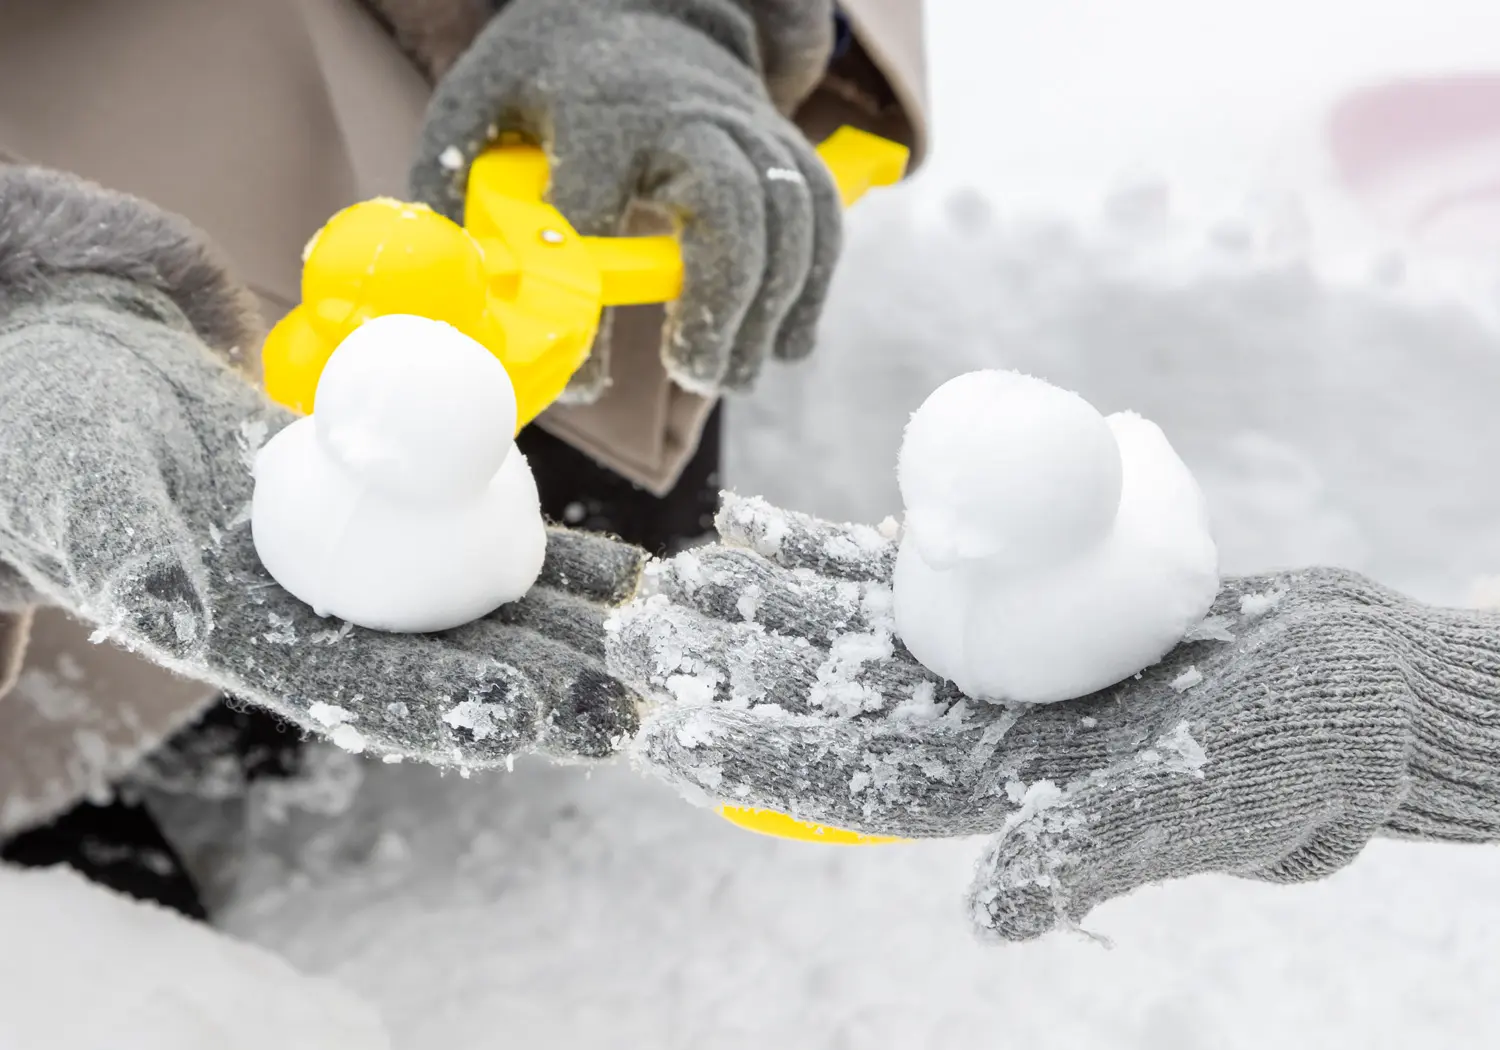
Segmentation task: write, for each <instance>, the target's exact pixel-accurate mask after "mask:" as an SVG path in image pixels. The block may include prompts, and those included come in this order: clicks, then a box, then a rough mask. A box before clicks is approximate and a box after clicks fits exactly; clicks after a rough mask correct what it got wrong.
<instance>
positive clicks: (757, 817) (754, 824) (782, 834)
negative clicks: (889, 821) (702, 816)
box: [719, 806, 907, 846]
mask: <svg viewBox="0 0 1500 1050" xmlns="http://www.w3.org/2000/svg"><path fill="white" fill-rule="evenodd" d="M719 816H721V817H723V818H724V819H725V820H727V821H729V822H730V823H731V824H738V825H739V826H740V827H742V828H745V829H747V830H749V831H755V832H759V833H760V834H762V835H774V836H776V837H777V838H782V839H796V840H798V841H799V842H821V843H824V844H826V845H832V846H879V845H883V844H885V843H888V842H905V841H907V840H906V839H900V838H895V837H893V836H890V835H862V834H860V833H859V832H857V831H843V830H841V829H839V828H830V827H828V826H827V825H825V824H804V823H803V822H802V821H800V820H794V819H792V818H791V817H789V816H787V815H786V814H785V813H777V812H775V811H774V810H769V809H746V808H744V807H742V806H720V807H719Z"/></svg>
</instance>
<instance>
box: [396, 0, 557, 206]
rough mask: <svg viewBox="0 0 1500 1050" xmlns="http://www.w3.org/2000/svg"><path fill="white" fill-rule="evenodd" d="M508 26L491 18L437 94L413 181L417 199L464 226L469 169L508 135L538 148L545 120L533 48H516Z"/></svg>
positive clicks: (411, 176)
mask: <svg viewBox="0 0 1500 1050" xmlns="http://www.w3.org/2000/svg"><path fill="white" fill-rule="evenodd" d="M508 30H509V27H508V26H507V25H506V24H505V22H504V20H503V19H500V18H493V19H491V20H490V22H489V24H488V25H487V26H486V27H485V29H484V31H483V32H481V33H480V34H479V36H478V37H477V38H476V39H475V40H474V43H473V44H472V45H470V47H469V48H468V50H466V51H465V52H464V53H463V54H462V55H461V56H459V59H458V61H456V62H455V63H454V64H453V67H452V68H451V69H449V70H448V72H447V73H446V74H445V75H444V76H443V77H442V79H441V80H439V81H438V83H437V85H436V87H435V88H434V89H433V94H432V98H431V100H430V101H429V102H428V104H427V112H426V114H425V116H424V118H423V122H422V131H421V137H420V139H419V140H418V143H417V154H416V160H415V161H414V162H413V164H412V167H411V171H410V173H409V175H408V187H409V189H410V191H411V194H412V196H413V197H414V198H415V199H416V200H419V201H422V202H424V203H425V204H427V205H429V206H430V207H431V208H433V209H434V210H435V211H437V212H440V213H441V214H443V215H446V216H447V217H448V218H450V219H452V220H453V221H454V222H462V221H463V214H464V196H465V193H466V191H467V188H468V182H469V166H470V165H471V164H473V163H474V158H475V157H477V156H479V154H480V152H481V151H482V150H483V149H484V148H485V147H486V146H487V145H489V143H490V142H492V141H493V140H494V139H495V137H496V136H497V135H498V134H499V132H500V131H501V130H502V129H514V130H518V131H521V132H523V133H525V134H526V135H527V136H528V137H530V138H532V139H535V140H537V141H544V140H545V138H546V135H545V130H546V129H545V128H543V127H542V126H541V123H542V119H543V118H542V115H543V114H544V113H546V112H547V108H546V104H545V101H544V100H543V99H542V98H541V96H540V94H539V88H538V87H537V85H539V84H540V82H541V81H540V80H539V78H538V76H537V73H536V70H535V68H534V66H535V61H534V57H535V55H536V54H537V53H538V49H537V48H535V47H530V48H528V47H525V46H520V45H519V43H518V42H516V41H512V40H511V39H510V35H509V31H508Z"/></svg>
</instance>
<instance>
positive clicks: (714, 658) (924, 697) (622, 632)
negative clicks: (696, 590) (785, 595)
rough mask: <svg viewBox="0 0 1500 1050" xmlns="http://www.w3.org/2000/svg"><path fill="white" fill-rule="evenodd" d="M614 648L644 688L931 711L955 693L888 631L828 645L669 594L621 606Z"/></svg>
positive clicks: (851, 712)
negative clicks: (906, 654)
mask: <svg viewBox="0 0 1500 1050" xmlns="http://www.w3.org/2000/svg"><path fill="white" fill-rule="evenodd" d="M606 651H607V653H608V664H609V668H610V670H611V672H612V673H614V674H615V675H617V676H619V677H620V678H622V679H624V680H625V681H628V682H632V683H634V684H636V685H637V686H639V687H641V688H642V689H646V690H649V691H652V692H655V693H658V694H664V695H671V696H675V697H679V698H682V697H687V698H701V699H703V700H708V699H711V698H717V699H719V700H721V701H725V702H730V703H734V704H739V705H748V704H772V705H776V706H779V707H781V708H784V709H785V710H787V711H791V712H795V713H808V712H820V713H822V714H825V715H829V716H836V717H852V716H855V715H869V714H876V713H883V712H893V711H897V710H900V709H903V708H912V707H916V708H922V709H927V710H930V709H931V708H932V707H933V705H934V703H935V698H936V697H937V696H938V695H939V694H940V693H944V692H945V691H944V690H943V689H942V688H941V686H940V684H939V683H938V682H937V681H936V679H934V678H933V676H932V675H931V674H930V673H929V672H928V671H926V670H925V669H924V668H922V667H920V666H919V665H917V664H915V663H912V662H910V661H909V660H906V659H902V658H899V657H897V656H896V655H895V648H894V642H893V641H892V640H891V638H890V637H889V636H888V635H886V636H880V635H875V634H870V635H855V636H852V637H849V638H847V639H842V640H841V641H840V642H838V643H835V644H834V645H833V646H832V647H831V648H824V647H821V646H817V645H813V644H811V643H810V642H809V641H808V640H807V639H806V638H793V637H786V636H782V635H777V634H772V633H769V632H767V631H766V630H765V629H764V628H762V627H761V626H760V625H758V624H750V623H745V622H743V621H741V622H732V623H731V622H725V621H722V620H715V619H711V618H708V617H704V616H701V615H699V614H697V613H695V612H693V611H692V610H690V609H686V608H683V607H682V606H679V605H674V604H673V603H672V602H671V601H670V600H669V599H668V598H667V597H666V596H664V595H658V596H656V597H653V598H648V599H646V600H645V601H642V602H638V603H636V604H634V605H631V606H629V607H627V608H626V609H624V610H622V611H621V612H620V613H619V614H617V615H616V616H615V617H614V618H613V619H612V620H611V621H610V624H609V633H608V635H607V638H606Z"/></svg>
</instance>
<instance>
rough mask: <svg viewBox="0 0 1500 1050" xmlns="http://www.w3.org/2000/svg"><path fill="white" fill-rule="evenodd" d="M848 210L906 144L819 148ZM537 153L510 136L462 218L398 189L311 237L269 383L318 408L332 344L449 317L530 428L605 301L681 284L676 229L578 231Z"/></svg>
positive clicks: (885, 177) (270, 354) (582, 351)
mask: <svg viewBox="0 0 1500 1050" xmlns="http://www.w3.org/2000/svg"><path fill="white" fill-rule="evenodd" d="M818 153H819V155H820V156H821V157H822V158H823V161H824V163H826V164H827V165H828V168H829V171H830V173H831V174H832V175H833V178H834V181H835V183H837V185H838V188H839V193H840V196H841V197H842V198H843V201H844V204H845V206H848V205H850V204H852V203H854V201H856V200H858V199H859V198H860V197H861V196H863V195H864V194H865V193H866V192H867V191H869V190H870V189H872V188H874V187H876V186H887V185H891V184H892V183H895V182H897V181H899V180H900V178H901V176H902V175H903V174H904V173H905V170H906V161H907V150H906V148H905V147H904V146H901V145H898V144H897V143H894V142H890V141H887V140H886V139H882V138H879V137H878V136H875V135H871V134H869V133H867V132H863V131H860V130H858V129H857V128H852V127H845V128H840V129H839V130H838V131H837V132H835V133H834V134H833V135H832V136H830V137H829V138H828V139H827V140H826V141H825V142H824V143H823V144H822V145H821V146H820V147H819V148H818ZM548 177H549V172H548V165H547V158H546V155H545V154H544V153H543V152H542V151H541V150H540V149H538V148H536V147H534V146H529V145H525V144H521V143H518V142H505V141H502V142H501V143H500V144H499V145H496V146H494V147H491V148H490V149H488V150H486V151H485V152H484V153H482V154H481V155H480V156H479V157H478V158H476V160H475V161H474V164H473V166H472V168H471V169H470V172H469V189H468V197H467V199H466V200H465V204H464V225H463V226H459V225H457V224H456V223H454V222H451V221H450V220H448V219H447V218H444V217H443V216H441V215H439V214H437V213H436V212H434V211H432V210H431V209H429V208H427V207H425V206H424V205H421V204H411V203H407V202H404V201H398V200H392V199H390V198H377V199H375V200H368V201H362V202H360V203H359V204H355V205H352V206H351V207H348V208H345V209H344V210H343V211H341V212H339V213H338V214H337V215H335V216H334V217H333V218H332V219H330V220H329V221H328V224H327V225H326V226H324V227H323V228H322V229H321V230H319V231H318V233H317V234H316V235H314V237H313V239H312V240H311V241H309V242H308V245H307V249H306V252H305V254H304V258H303V267H302V304H301V305H300V306H297V307H295V308H294V309H293V310H292V311H291V312H290V313H289V314H287V315H286V317H284V318H283V319H282V320H281V321H280V323H278V324H277V325H276V326H275V327H274V328H273V329H272V330H271V332H270V334H269V335H268V336H267V337H266V341H265V345H264V347H263V349H262V350H261V362H262V366H263V368H264V373H265V384H266V392H267V393H269V394H270V395H271V397H273V398H274V399H275V400H276V401H278V402H280V403H281V404H283V405H286V406H287V407H288V408H291V409H294V410H296V411H299V412H303V413H306V412H311V411H312V407H313V395H314V392H315V391H316V389H317V386H318V377H319V376H320V375H321V374H322V372H323V366H324V365H325V364H326V363H327V361H328V358H329V356H330V355H331V354H332V353H333V351H334V348H335V347H337V346H338V345H339V343H340V342H341V341H342V340H343V339H344V337H345V336H347V335H348V334H349V333H350V332H352V331H354V329H356V328H358V327H359V326H360V325H361V324H363V323H364V322H365V321H368V320H369V319H370V318H372V317H379V316H381V315H384V314H394V313H404V314H417V315H420V316H422V317H429V318H432V319H433V320H438V321H447V322H448V323H449V324H451V325H453V326H454V327H455V328H457V329H459V330H460V331H462V332H464V333H466V334H468V335H470V336H472V337H473V338H475V339H477V340H478V341H479V342H480V343H482V344H483V345H484V346H485V347H487V348H488V349H489V351H490V352H491V353H493V354H494V355H495V356H496V357H498V358H499V359H500V360H501V361H502V362H503V363H504V365H505V367H506V370H507V371H509V373H510V378H511V382H512V383H513V384H514V385H515V388H516V402H517V406H518V408H519V413H518V422H517V426H518V428H519V427H524V426H525V425H526V424H528V423H530V422H531V421H532V420H533V419H535V418H536V417H537V416H538V415H540V414H541V413H542V411H543V410H544V409H545V408H546V407H547V406H548V405H550V404H552V402H553V401H555V400H556V399H557V397H558V395H560V394H561V393H562V391H563V388H564V387H565V386H567V383H568V380H569V378H571V377H572V375H573V373H574V372H575V371H577V369H578V367H579V366H580V365H582V364H583V362H584V360H585V359H586V358H587V357H588V353H589V347H590V345H591V344H592V343H593V339H594V333H595V331H596V330H597V328H598V326H599V314H600V311H601V310H603V309H604V308H605V307H607V306H629V305H636V304H643V303H664V302H670V301H671V300H673V299H676V298H677V296H678V295H679V294H680V293H681V291H682V253H681V250H680V247H679V245H678V243H677V239H676V238H675V237H583V236H580V235H579V234H578V233H577V232H575V231H574V230H573V228H572V226H570V225H569V224H568V222H567V220H566V219H564V218H563V216H562V214H561V213H560V212H558V211H557V209H556V208H553V207H552V206H551V205H549V204H547V203H545V202H544V201H543V197H544V196H545V194H546V191H547V182H548Z"/></svg>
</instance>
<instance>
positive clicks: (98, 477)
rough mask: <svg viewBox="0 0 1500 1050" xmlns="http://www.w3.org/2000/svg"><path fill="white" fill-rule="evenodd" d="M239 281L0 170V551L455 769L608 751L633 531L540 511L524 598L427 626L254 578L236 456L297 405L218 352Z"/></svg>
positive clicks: (244, 325) (318, 715) (242, 305)
mask: <svg viewBox="0 0 1500 1050" xmlns="http://www.w3.org/2000/svg"><path fill="white" fill-rule="evenodd" d="M247 294H248V293H244V292H242V291H240V290H239V289H238V288H237V287H236V286H235V285H234V284H233V283H232V282H231V281H230V280H229V278H228V277H227V276H226V275H225V273H224V271H223V270H221V269H220V267H219V265H218V263H217V262H215V261H214V259H213V257H212V256H211V255H210V254H209V252H208V251H207V250H206V249H205V247H204V246H203V244H202V242H201V240H200V238H199V235H198V234H197V233H196V232H195V231H194V230H192V229H191V228H190V227H188V226H186V224H184V223H182V222H181V221H179V220H177V219H175V218H173V217H171V216H167V215H165V214H163V213H161V212H159V211H156V210H155V209H154V208H151V207H150V206H149V205H146V204H144V203H143V202H141V201H138V200H135V199H133V198H130V197H127V196H124V195H120V194H115V193H110V192H107V191H104V190H101V189H99V188H98V187H95V186H92V185H90V184H87V183H84V182H81V181H80V180H76V179H73V178H70V177H66V176H62V175H58V174H55V173H49V172H45V171H40V170H38V169H29V168H20V167H11V168H0V478H3V479H4V481H3V485H0V561H4V562H5V563H8V564H9V565H10V566H11V567H12V568H13V569H14V570H16V571H17V572H19V574H20V575H21V576H22V577H23V578H24V580H25V583H26V585H27V586H28V587H29V589H30V590H31V591H33V592H35V593H36V594H37V595H39V596H40V598H41V599H42V600H43V601H45V602H48V603H51V604H55V605H58V606H61V607H62V608H64V609H67V610H69V611H70V612H72V613H74V614H75V615H77V616H78V617H80V618H81V619H84V620H86V621H88V622H91V623H93V624H97V625H98V626H99V628H100V631H101V633H102V634H104V635H107V636H109V637H112V638H114V639H116V640H118V641H119V642H121V643H123V644H124V645H126V646H127V647H129V648H131V649H134V650H137V651H139V652H141V653H142V654H144V655H146V656H148V657H150V658H151V659H153V660H155V661H157V662H158V663H161V664H164V665H166V666H168V667H170V668H172V669H174V670H176V671H179V672H180V673H182V674H184V675H186V676H188V677H191V678H194V679H198V680H202V681H204V682H208V683H211V684H213V685H215V686H217V687H219V688H221V689H223V690H225V691H227V692H229V693H231V694H233V695H235V696H238V697H240V698H242V699H245V700H248V701H251V702H254V703H256V704H260V705H262V706H264V707H267V708H269V709H271V710H272V711H275V712H277V713H279V714H281V715H283V716H285V717H287V718H290V719H292V720H293V721H295V722H297V723H298V724H299V725H302V726H304V727H307V728H310V729H313V730H317V731H320V732H323V733H325V734H326V733H328V732H330V731H335V739H336V740H340V742H342V743H345V744H346V745H349V746H353V747H356V748H357V747H359V746H360V745H361V744H362V745H363V747H364V748H365V749H366V750H368V751H370V752H372V753H376V754H380V753H387V754H397V755H404V756H408V757H413V758H417V759H421V760H424V761H428V762H432V763H437V764H444V765H471V766H485V765H492V764H495V763H498V762H503V761H504V760H506V758H507V757H508V756H510V755H511V754H513V753H515V752H517V751H522V750H527V749H530V748H533V747H535V748H538V749H541V750H543V751H546V752H548V753H551V754H556V755H585V756H597V755H604V754H607V753H609V752H611V751H612V750H614V748H615V747H616V746H617V745H618V743H619V742H620V741H621V740H622V739H623V738H624V737H625V736H626V735H627V734H628V733H630V732H631V731H632V730H633V729H634V728H635V725H636V698H635V696H634V694H633V693H632V692H631V691H630V690H629V689H627V688H626V687H625V686H623V685H621V684H620V683H619V682H617V681H615V680H614V679H612V678H610V677H609V675H607V674H606V673H605V670H604V666H603V657H604V647H603V636H602V626H601V625H602V621H603V619H604V616H605V612H606V610H607V608H608V606H610V605H611V604H613V603H617V602H620V601H623V600H625V599H626V598H627V597H629V596H630V594H631V593H632V592H633V591H634V588H635V583H636V580H637V578H638V576H639V572H640V569H641V565H642V563H643V560H644V555H643V554H641V553H640V552H638V551H636V550H634V549H632V548H630V547H627V546H624V545H622V544H618V543H614V542H612V541H610V540H607V539H604V538H602V537H593V536H588V535H583V534H578V533H572V532H568V531H563V530H556V531H553V532H552V533H551V534H550V536H549V544H548V554H547V563H546V568H545V569H544V571H543V576H542V579H541V581H540V582H539V583H538V585H537V586H536V587H535V588H534V590H533V592H532V593H531V594H530V595H529V596H528V597H527V598H526V599H525V600H524V601H522V602H519V603H517V604H516V605H514V606H511V607H507V608H506V609H504V610H502V611H500V612H499V613H497V614H495V615H492V616H490V617H488V618H486V619H484V620H481V621H478V622H476V623H473V624H469V625H467V626H465V627H462V628H459V629H456V630H453V631H449V632H446V633H443V634H438V635H426V636H410V635H389V634H380V633H376V632H373V631H366V630H362V629H349V628H348V627H347V625H343V626H341V625H340V623H339V622H338V621H329V620H322V619H319V618H318V617H317V616H315V615H314V614H313V612H312V610H311V609H309V608H308V607H307V606H305V605H303V604H302V603H301V602H299V601H297V600H296V599H294V598H293V597H291V596H290V595H289V594H287V593H286V592H285V591H283V590H282V589H281V588H280V587H278V586H277V585H276V584H275V583H274V582H273V581H272V580H271V579H270V577H269V576H268V574H267V573H266V572H265V570H264V569H263V568H262V567H261V565H260V561H259V559H258V558H257V557H256V553H255V547H254V544H253V542H252V538H251V534H250V528H249V523H248V522H249V504H250V498H251V494H252V491H253V482H252V479H251V475H250V465H251V462H252V457H253V454H254V452H255V449H256V448H257V447H258V446H259V445H260V444H261V443H262V442H263V441H264V440H265V439H266V438H267V437H269V436H270V435H271V434H273V433H275V432H276V431H277V430H278V429H279V428H281V427H282V426H284V425H285V424H286V423H288V422H289V421H290V420H291V418H292V417H291V415H290V414H289V413H287V412H285V411H284V410H282V409H280V408H278V407H277V406H275V405H274V404H272V403H271V402H269V401H268V400H267V399H266V398H265V397H264V396H263V395H262V394H261V393H260V392H259V391H258V390H257V389H255V388H254V387H253V386H251V385H250V383H248V382H247V381H246V380H245V379H244V377H243V376H241V375H240V374H238V373H237V372H236V371H235V370H234V369H233V368H231V367H230V365H229V364H227V363H226V357H221V356H216V355H215V353H214V352H213V351H219V352H220V353H221V354H224V355H226V356H227V357H232V356H234V355H237V354H241V353H247V352H251V351H252V350H253V348H254V347H255V345H256V342H255V339H256V336H255V332H254V328H253V326H252V325H251V324H250V322H249V321H248V320H247V318H248V317H249V316H250V312H251V309H252V308H251V306H250V304H249V303H248V301H247V300H246V296H247ZM205 344H207V345H205ZM319 705H323V706H319Z"/></svg>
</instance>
